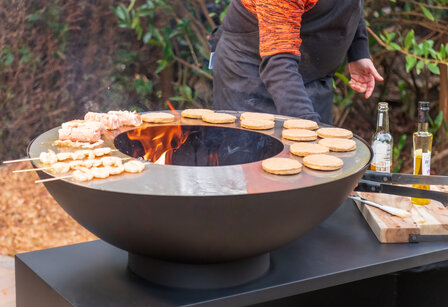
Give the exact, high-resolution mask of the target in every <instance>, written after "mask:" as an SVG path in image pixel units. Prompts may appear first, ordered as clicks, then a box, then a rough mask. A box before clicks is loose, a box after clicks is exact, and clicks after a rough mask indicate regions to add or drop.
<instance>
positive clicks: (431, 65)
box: [428, 63, 440, 75]
mask: <svg viewBox="0 0 448 307" xmlns="http://www.w3.org/2000/svg"><path fill="white" fill-rule="evenodd" d="M428 69H429V71H430V72H432V73H433V74H435V75H440V69H439V66H438V65H437V63H429V64H428Z"/></svg>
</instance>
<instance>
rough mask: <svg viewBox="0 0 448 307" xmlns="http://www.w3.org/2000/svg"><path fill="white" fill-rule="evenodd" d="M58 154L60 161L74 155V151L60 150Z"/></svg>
mask: <svg viewBox="0 0 448 307" xmlns="http://www.w3.org/2000/svg"><path fill="white" fill-rule="evenodd" d="M56 156H57V157H58V161H65V160H68V159H70V158H71V157H72V153H71V152H59V153H57V154H56Z"/></svg>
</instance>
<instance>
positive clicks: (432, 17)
mask: <svg viewBox="0 0 448 307" xmlns="http://www.w3.org/2000/svg"><path fill="white" fill-rule="evenodd" d="M420 8H421V10H422V12H423V14H425V16H426V17H427V18H428V19H429V20H431V21H434V20H435V19H434V16H433V15H432V14H431V12H430V11H429V10H428V9H427V8H426V7H424V6H423V5H420Z"/></svg>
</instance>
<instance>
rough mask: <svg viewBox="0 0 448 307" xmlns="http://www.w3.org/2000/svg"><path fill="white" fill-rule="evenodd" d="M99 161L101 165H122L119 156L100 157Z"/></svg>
mask: <svg viewBox="0 0 448 307" xmlns="http://www.w3.org/2000/svg"><path fill="white" fill-rule="evenodd" d="M101 162H102V163H103V166H119V165H122V164H123V162H122V159H121V158H119V157H102V158H101Z"/></svg>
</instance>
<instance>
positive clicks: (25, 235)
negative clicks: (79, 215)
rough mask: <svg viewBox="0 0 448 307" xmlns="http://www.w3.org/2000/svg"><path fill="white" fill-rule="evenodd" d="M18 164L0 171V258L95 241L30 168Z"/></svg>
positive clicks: (2, 168)
mask: <svg viewBox="0 0 448 307" xmlns="http://www.w3.org/2000/svg"><path fill="white" fill-rule="evenodd" d="M31 167H32V166H31V163H29V162H21V163H14V164H11V165H7V166H3V167H1V168H0V212H1V214H0V255H7V256H13V255H15V254H16V253H22V252H29V251H34V250H39V249H46V248H51V247H57V246H62V245H69V244H75V243H80V242H85V241H91V240H95V239H97V238H96V237H95V236H94V235H93V234H91V233H90V232H88V231H87V230H86V229H85V228H83V227H82V226H81V225H79V224H78V223H77V222H76V221H75V220H73V219H72V218H71V217H70V216H69V215H68V214H67V213H66V212H65V211H64V210H63V209H62V208H61V207H60V206H59V205H58V204H57V202H56V201H55V200H54V199H53V198H52V197H51V195H50V194H49V193H48V192H47V190H46V189H45V187H44V185H43V184H42V183H39V184H36V183H34V181H35V180H37V179H38V176H37V175H36V174H35V173H34V172H29V173H19V174H13V173H12V171H13V170H16V169H27V168H31Z"/></svg>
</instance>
